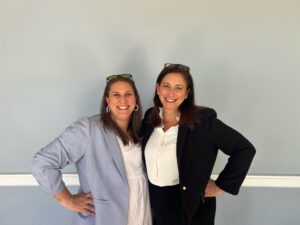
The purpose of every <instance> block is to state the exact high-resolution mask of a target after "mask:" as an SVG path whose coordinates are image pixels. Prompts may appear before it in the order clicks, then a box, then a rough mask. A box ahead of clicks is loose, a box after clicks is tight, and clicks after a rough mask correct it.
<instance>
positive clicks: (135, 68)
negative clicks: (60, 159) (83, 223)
mask: <svg viewBox="0 0 300 225" xmlns="http://www.w3.org/2000/svg"><path fill="white" fill-rule="evenodd" d="M299 10H300V2H299V1H297V0H285V1H282V0H251V1H250V0H246V1H239V0H227V1H217V0H212V1H204V0H200V1H199V0H177V1H172V0H164V1H159V0H152V1H138V0H125V1H124V0H123V1H116V0H110V1H107V0H106V1H101V0H98V1H97V0H86V1H79V0H60V1H55V0H54V1H37V0H27V1H21V0H0V102H1V106H0V113H1V114H0V115H1V117H0V174H4V173H29V172H30V159H31V157H32V156H33V154H34V153H35V152H36V151H38V150H39V149H40V148H41V147H42V146H44V145H46V144H47V143H48V142H49V141H50V140H52V139H53V138H55V137H56V136H57V135H58V134H59V133H60V132H62V131H63V129H64V128H65V127H66V126H68V125H69V124H70V123H71V122H73V121H74V120H76V119H77V118H79V117H81V116H83V115H92V114H96V113H98V111H99V110H98V108H99V101H100V100H99V99H100V97H101V95H102V90H103V87H104V85H105V77H106V76H107V75H110V74H116V73H124V72H126V73H132V74H133V75H134V79H135V81H136V84H137V86H138V88H139V90H140V95H141V97H142V103H143V107H144V108H145V109H146V108H148V107H149V106H151V99H152V95H153V90H154V83H155V79H156V76H157V74H158V73H159V71H160V70H161V69H162V66H163V64H164V63H165V62H175V63H183V64H187V65H189V66H190V67H191V72H192V74H193V77H194V82H195V87H196V98H197V103H198V104H201V105H207V106H210V107H213V108H215V109H216V110H217V112H218V114H219V117H220V118H221V119H222V120H223V121H224V122H226V123H228V124H229V125H231V126H233V127H234V128H236V129H237V130H239V131H241V132H242V133H243V134H244V135H245V136H246V137H248V138H249V139H250V140H251V141H252V142H253V144H254V145H255V146H256V148H257V150H258V152H257V155H256V158H255V160H254V162H253V166H252V167H251V170H250V173H251V174H269V175H275V174H281V175H297V174H298V175H299V174H300V163H299V159H300V151H299V149H300V142H299V133H300V117H299V115H298V114H299V110H300V104H299V100H298V98H299V96H300V89H299V87H298V86H299V84H300V76H299V73H300V63H299V61H300V42H299V40H300V25H299V24H300V14H299ZM225 161H226V157H225V156H223V155H221V154H220V157H219V159H218V161H217V164H216V167H215V172H218V171H220V170H221V168H222V167H223V165H224V163H225ZM66 171H74V169H73V168H72V167H71V168H68V169H66ZM20 190H21V191H20ZM27 191H28V192H27ZM297 191H298V190H292V191H290V190H280V191H279V193H280V198H283V197H282V195H283V194H284V195H286V194H287V195H288V196H290V198H291V196H292V194H291V193H296V192H297ZM3 193H7V195H13V196H18V195H19V197H20V205H21V206H22V207H21V208H19V207H18V206H17V205H18V204H19V203H18V199H17V200H14V201H13V202H11V203H9V204H10V205H9V206H10V207H11V208H10V207H7V206H5V204H3V203H1V204H0V213H1V214H3V212H5V214H3V215H5V216H2V215H0V221H1V220H3V218H4V219H6V220H5V223H2V222H1V225H2V224H13V223H12V222H9V218H13V219H14V220H17V219H19V218H15V217H13V216H14V210H15V209H16V210H17V212H18V213H21V214H27V212H29V208H26V209H24V208H23V207H24V206H25V201H24V200H22V198H23V197H24V199H27V198H28V196H30V200H31V202H32V204H34V206H33V207H32V209H33V210H36V209H37V208H38V209H39V210H41V208H40V207H39V206H38V205H39V204H42V205H44V204H45V206H47V207H46V208H45V209H44V210H45V211H44V212H43V213H44V214H43V213H42V214H37V215H35V217H28V221H27V220H26V219H23V220H20V224H38V223H37V222H35V221H37V219H40V218H43V217H45V215H49V218H53V219H54V220H58V218H57V217H51V216H50V215H52V214H58V215H62V217H64V216H65V214H64V212H63V211H59V209H58V208H57V207H56V204H55V203H54V202H51V203H50V200H49V199H47V197H46V196H44V195H43V194H41V193H39V191H36V189H35V188H31V189H28V188H24V190H22V189H14V188H12V189H5V191H4V192H2V189H1V190H0V195H2V196H5V197H6V196H7V195H6V194H3ZM245 193H246V196H245V194H244V195H242V196H240V197H238V198H236V199H238V200H234V201H235V203H236V204H237V205H231V204H235V203H233V201H232V200H231V199H230V200H229V199H227V197H226V196H225V197H224V199H223V198H222V199H221V200H220V201H221V204H225V205H226V206H227V209H228V210H229V211H230V210H234V211H235V210H236V208H238V211H239V212H240V213H239V214H238V215H240V219H241V220H243V218H245V221H246V222H244V223H243V225H245V224H270V225H271V224H272V225H273V224H276V223H275V222H274V221H272V223H271V222H269V223H260V221H261V220H262V219H263V218H256V217H255V218H254V216H257V215H259V216H260V215H261V214H260V213H261V212H262V211H261V210H260V207H261V206H262V205H263V204H262V202H263V197H264V196H267V200H266V203H265V204H267V203H269V200H274V199H275V200H277V199H278V195H277V192H273V191H271V192H269V191H268V190H260V189H259V190H257V189H250V190H249V191H248V190H247V191H245ZM247 193H249V194H248V195H247ZM256 194H257V195H260V196H261V198H262V199H258V200H257V199H255V202H253V204H250V203H249V201H252V196H253V198H256ZM298 195H299V193H298ZM0 199H1V198H0ZM227 201H228V202H227ZM257 201H258V202H257ZM284 201H286V202H288V200H285V199H284ZM48 204H49V211H47V209H48ZM228 205H229V206H228ZM286 205H288V204H282V205H280V204H279V205H278V207H275V205H272V207H270V208H267V207H266V208H267V210H269V211H267V212H268V213H267V214H269V215H270V214H274V215H275V216H277V217H278V218H279V217H280V216H281V215H282V218H283V219H282V220H278V221H283V220H287V221H289V219H290V218H295V217H296V213H295V210H294V209H295V207H293V206H292V207H291V209H290V210H288V209H287V208H286ZM258 206H260V207H258ZM34 208H35V209H34ZM13 209H14V210H13ZM219 209H220V212H219V213H220V214H218V215H217V220H218V221H219V223H218V224H233V223H230V222H228V223H222V222H221V221H223V220H226V221H227V220H228V219H229V218H230V217H228V218H227V215H228V214H227V212H226V213H223V212H222V211H221V209H223V210H224V207H222V205H221V206H219ZM282 210H286V211H285V212H286V213H284V214H280V212H281V211H282ZM288 211H289V212H288ZM249 212H251V213H249ZM39 217H40V218H39ZM225 217H226V218H225ZM20 218H21V217H20ZM234 221H239V220H234ZM263 221H266V220H263ZM268 221H269V220H268ZM21 222H22V223H21ZM48 222H49V224H59V223H58V222H57V221H56V222H55V223H54V222H53V223H52V222H51V221H48ZM15 224H16V223H15ZM62 224H63V223H62ZM237 224H238V223H237ZM277 224H280V223H277ZM281 224H282V223H281ZM290 224H293V223H290Z"/></svg>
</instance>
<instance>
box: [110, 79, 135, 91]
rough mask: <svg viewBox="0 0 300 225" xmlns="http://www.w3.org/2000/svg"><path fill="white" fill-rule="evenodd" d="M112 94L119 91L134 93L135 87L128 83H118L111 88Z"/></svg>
mask: <svg viewBox="0 0 300 225" xmlns="http://www.w3.org/2000/svg"><path fill="white" fill-rule="evenodd" d="M109 91H110V92H112V91H113V92H117V91H133V87H132V85H131V84H130V83H128V82H126V81H117V82H115V83H113V84H112V85H111V86H110V90H109Z"/></svg>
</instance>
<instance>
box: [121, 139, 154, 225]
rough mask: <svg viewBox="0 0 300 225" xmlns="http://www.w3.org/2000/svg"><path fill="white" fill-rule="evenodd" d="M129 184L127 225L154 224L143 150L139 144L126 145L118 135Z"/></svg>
mask: <svg viewBox="0 0 300 225" xmlns="http://www.w3.org/2000/svg"><path fill="white" fill-rule="evenodd" d="M117 139H118V142H119V145H120V148H121V151H122V155H123V159H124V164H125V169H126V174H127V180H128V185H129V212H128V223H127V225H152V217H151V210H150V202H149V193H148V181H147V178H146V176H145V171H144V167H143V161H142V151H141V147H140V145H138V144H134V143H131V142H130V143H129V145H127V146H125V145H124V144H123V142H122V140H121V139H120V138H119V137H117Z"/></svg>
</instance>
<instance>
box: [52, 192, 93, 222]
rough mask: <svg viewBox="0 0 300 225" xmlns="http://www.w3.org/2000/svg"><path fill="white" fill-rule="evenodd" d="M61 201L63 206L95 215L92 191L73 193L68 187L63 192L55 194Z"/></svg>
mask: <svg viewBox="0 0 300 225" xmlns="http://www.w3.org/2000/svg"><path fill="white" fill-rule="evenodd" d="M53 197H54V198H55V199H56V200H58V201H59V202H60V204H61V205H62V206H64V207H65V208H67V209H69V210H71V211H73V212H81V213H86V214H88V215H92V216H94V215H95V207H94V205H93V195H92V193H91V192H88V193H79V194H75V195H73V194H71V193H70V192H69V190H68V189H67V188H64V190H63V191H62V192H60V193H59V194H56V195H54V196H53Z"/></svg>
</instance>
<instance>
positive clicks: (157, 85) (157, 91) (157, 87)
mask: <svg viewBox="0 0 300 225" xmlns="http://www.w3.org/2000/svg"><path fill="white" fill-rule="evenodd" d="M159 89H160V87H159V84H156V94H157V95H159Z"/></svg>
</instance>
